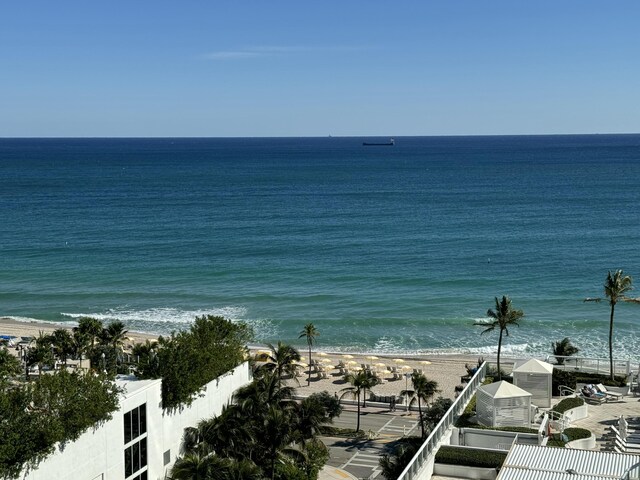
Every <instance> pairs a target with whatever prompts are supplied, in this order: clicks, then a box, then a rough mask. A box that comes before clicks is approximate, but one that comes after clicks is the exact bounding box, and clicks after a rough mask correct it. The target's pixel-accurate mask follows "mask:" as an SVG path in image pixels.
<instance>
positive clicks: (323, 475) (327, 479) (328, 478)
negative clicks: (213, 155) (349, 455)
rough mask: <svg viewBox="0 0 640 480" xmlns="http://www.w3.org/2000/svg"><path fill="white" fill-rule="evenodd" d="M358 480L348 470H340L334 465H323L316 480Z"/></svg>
mask: <svg viewBox="0 0 640 480" xmlns="http://www.w3.org/2000/svg"><path fill="white" fill-rule="evenodd" d="M336 479H337V480H345V479H349V480H358V479H357V477H354V476H353V475H351V474H350V473H348V472H345V471H344V470H341V469H339V468H336V467H330V466H329V465H325V466H324V467H323V468H322V470H320V473H319V474H318V480H336Z"/></svg>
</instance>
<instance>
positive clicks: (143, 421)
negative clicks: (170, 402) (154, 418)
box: [140, 403, 147, 435]
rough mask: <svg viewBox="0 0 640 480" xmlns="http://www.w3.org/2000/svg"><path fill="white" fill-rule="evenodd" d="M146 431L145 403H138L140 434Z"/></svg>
mask: <svg viewBox="0 0 640 480" xmlns="http://www.w3.org/2000/svg"><path fill="white" fill-rule="evenodd" d="M146 432H147V404H146V403H143V404H142V405H140V435H142V434H143V433H146Z"/></svg>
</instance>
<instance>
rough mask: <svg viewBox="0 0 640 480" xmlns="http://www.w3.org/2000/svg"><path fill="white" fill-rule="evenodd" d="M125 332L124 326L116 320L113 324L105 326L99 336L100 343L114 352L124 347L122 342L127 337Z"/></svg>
mask: <svg viewBox="0 0 640 480" xmlns="http://www.w3.org/2000/svg"><path fill="white" fill-rule="evenodd" d="M127 333H129V332H128V331H127V330H125V325H124V323H122V322H121V321H120V320H116V321H115V322H111V323H110V324H109V325H107V326H106V327H105V328H104V329H103V330H102V333H101V334H100V342H101V343H102V344H103V345H109V346H111V347H113V349H114V350H118V348H120V347H122V346H123V345H124V341H125V339H126V337H127Z"/></svg>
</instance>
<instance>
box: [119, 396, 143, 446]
mask: <svg viewBox="0 0 640 480" xmlns="http://www.w3.org/2000/svg"><path fill="white" fill-rule="evenodd" d="M145 433H147V404H146V403H143V404H142V405H140V406H139V407H136V408H134V409H133V410H131V411H130V412H127V413H125V414H124V443H125V444H126V443H129V442H130V441H132V440H134V439H136V438H138V437H139V436H140V435H143V434H145Z"/></svg>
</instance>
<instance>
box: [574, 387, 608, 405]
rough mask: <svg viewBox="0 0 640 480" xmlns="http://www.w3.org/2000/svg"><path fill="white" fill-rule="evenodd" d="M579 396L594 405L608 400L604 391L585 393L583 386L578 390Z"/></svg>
mask: <svg viewBox="0 0 640 480" xmlns="http://www.w3.org/2000/svg"><path fill="white" fill-rule="evenodd" d="M587 390H589V389H587ZM580 398H582V399H583V400H584V401H585V402H587V403H593V404H596V405H601V404H602V403H604V402H606V401H607V400H608V398H607V396H606V395H605V394H604V393H593V392H588V393H587V391H585V389H584V388H583V389H582V390H580Z"/></svg>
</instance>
